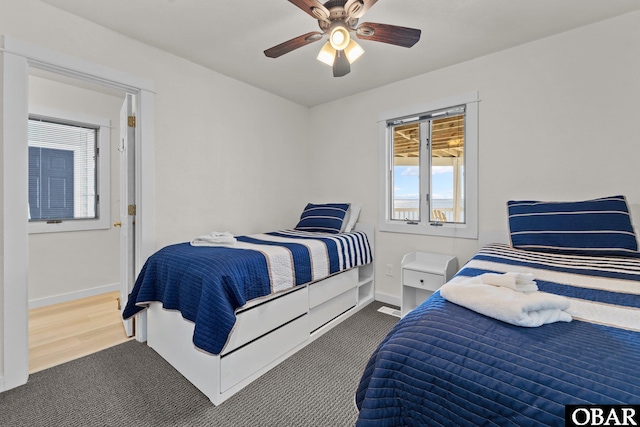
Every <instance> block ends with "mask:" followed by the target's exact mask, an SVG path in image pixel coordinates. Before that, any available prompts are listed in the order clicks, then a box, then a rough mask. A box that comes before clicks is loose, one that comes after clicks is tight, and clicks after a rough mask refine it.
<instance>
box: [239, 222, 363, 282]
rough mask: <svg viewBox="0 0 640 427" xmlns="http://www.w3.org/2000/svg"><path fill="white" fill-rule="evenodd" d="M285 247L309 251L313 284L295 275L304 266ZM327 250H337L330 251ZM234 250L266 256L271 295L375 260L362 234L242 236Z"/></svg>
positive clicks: (292, 232)
mask: <svg viewBox="0 0 640 427" xmlns="http://www.w3.org/2000/svg"><path fill="white" fill-rule="evenodd" d="M286 245H302V246H305V247H306V248H307V250H308V253H309V258H310V262H309V263H310V266H311V272H310V273H311V277H310V280H309V279H308V278H307V275H305V276H304V277H305V278H304V279H302V275H301V274H300V273H299V272H296V267H299V266H300V265H301V264H302V263H297V262H295V261H296V260H295V259H294V258H295V255H294V253H293V252H292V251H291V250H289V249H288V248H287V246H286ZM328 246H331V247H335V248H336V249H337V250H336V251H330V250H329V248H328ZM233 248H234V249H245V250H253V251H258V252H260V253H262V254H263V255H264V257H265V258H266V260H267V264H268V266H269V276H270V280H271V291H272V292H280V291H283V290H286V289H289V288H291V287H293V286H296V285H299V284H302V283H309V282H315V281H318V280H322V279H324V278H326V277H328V276H330V275H331V274H334V273H337V272H340V271H344V270H349V269H351V268H354V267H357V266H360V265H365V264H369V263H370V262H372V260H373V258H372V254H371V248H370V246H369V243H368V239H367V235H366V234H365V233H364V232H361V231H353V232H350V233H341V234H339V235H335V234H329V233H317V232H306V231H299V230H283V231H278V232H272V233H263V234H253V235H249V236H239V237H238V241H237V242H236V244H235V245H234V246H233ZM330 252H331V253H332V254H333V255H330Z"/></svg>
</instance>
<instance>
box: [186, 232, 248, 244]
mask: <svg viewBox="0 0 640 427" xmlns="http://www.w3.org/2000/svg"><path fill="white" fill-rule="evenodd" d="M236 241H237V239H236V238H235V237H233V234H231V233H229V232H228V231H222V232H221V231H212V232H211V233H209V234H203V235H202V236H198V237H196V238H195V239H193V240H192V241H191V246H229V245H234V244H235V243H236Z"/></svg>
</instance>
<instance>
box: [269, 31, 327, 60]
mask: <svg viewBox="0 0 640 427" xmlns="http://www.w3.org/2000/svg"><path fill="white" fill-rule="evenodd" d="M322 36H323V34H322V33H319V32H317V31H312V32H310V33H307V34H303V35H301V36H298V37H296V38H294V39H291V40H288V41H286V42H284V43H280V44H279V45H277V46H274V47H272V48H269V49H267V50H265V51H264V54H265V55H267V56H268V57H269V58H277V57H279V56H282V55H284V54H285V53H289V52H291V51H292V50H295V49H297V48H299V47H302V46H306V45H308V44H309V43H313V42H315V41H317V40H320V39H321V38H322Z"/></svg>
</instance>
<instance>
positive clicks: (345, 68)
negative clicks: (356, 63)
mask: <svg viewBox="0 0 640 427" xmlns="http://www.w3.org/2000/svg"><path fill="white" fill-rule="evenodd" d="M350 72H351V64H349V60H348V59H347V55H346V54H345V53H344V50H337V51H336V59H335V60H334V61H333V77H342V76H345V75H347V74H349V73H350Z"/></svg>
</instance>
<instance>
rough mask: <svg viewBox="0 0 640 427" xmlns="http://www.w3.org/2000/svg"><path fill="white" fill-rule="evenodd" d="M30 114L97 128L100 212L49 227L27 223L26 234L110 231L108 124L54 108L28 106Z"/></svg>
mask: <svg viewBox="0 0 640 427" xmlns="http://www.w3.org/2000/svg"><path fill="white" fill-rule="evenodd" d="M32 114H33V115H36V116H41V117H47V118H51V119H53V120H56V119H59V120H61V121H68V122H72V123H83V124H88V125H92V126H99V127H100V130H99V132H98V141H97V144H98V147H99V149H100V156H98V162H99V164H98V173H99V176H98V194H99V195H100V208H99V211H98V212H99V213H98V215H99V217H98V218H96V219H77V220H76V219H70V220H64V221H62V222H60V223H56V224H48V223H47V222H46V221H33V222H31V221H30V222H29V234H39V233H59V232H68V231H88V230H106V229H109V228H110V227H111V171H110V169H111V149H110V148H111V120H109V119H108V118H104V117H94V116H90V115H86V114H80V113H74V112H69V111H62V110H57V109H53V108H47V107H39V106H29V115H32Z"/></svg>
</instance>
